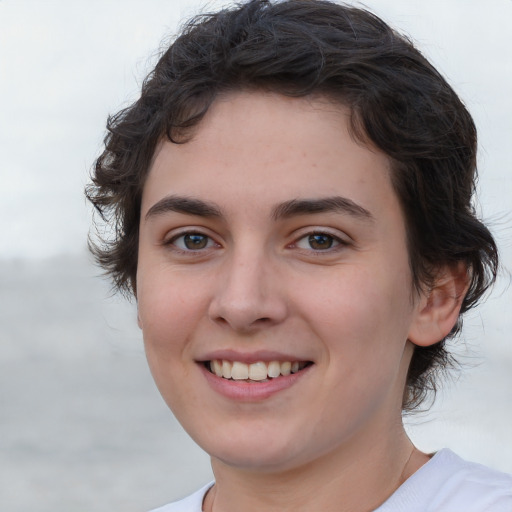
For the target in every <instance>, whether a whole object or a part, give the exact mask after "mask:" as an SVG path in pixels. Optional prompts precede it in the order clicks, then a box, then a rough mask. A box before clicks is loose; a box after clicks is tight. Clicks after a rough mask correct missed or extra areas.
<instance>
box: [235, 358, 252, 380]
mask: <svg viewBox="0 0 512 512" xmlns="http://www.w3.org/2000/svg"><path fill="white" fill-rule="evenodd" d="M251 366H252V365H251ZM231 378H232V379H233V380H246V379H248V378H249V367H248V366H247V365H246V364H245V363H239V362H238V361H235V362H234V363H233V367H232V368H231Z"/></svg>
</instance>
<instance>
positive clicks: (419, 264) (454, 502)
mask: <svg viewBox="0 0 512 512" xmlns="http://www.w3.org/2000/svg"><path fill="white" fill-rule="evenodd" d="M108 129H109V135H108V137H107V140H106V147H105V151H104V153H103V154H102V155H101V156H100V158H99V159H98V160H97V162H96V167H95V170H94V174H93V184H92V185H91V186H90V187H89V188H88V196H89V198H90V200H91V201H92V202H93V204H94V205H95V206H96V208H97V209H98V210H99V212H100V213H101V214H102V216H103V217H104V218H108V217H109V216H110V217H111V216H112V215H113V222H114V225H115V228H116V237H115V239H114V240H110V241H108V242H107V244H106V245H101V244H99V245H97V246H96V247H95V248H93V250H94V251H95V253H96V255H97V257H98V260H99V261H100V263H101V264H102V265H103V266H104V267H105V268H106V269H107V270H108V271H109V272H110V273H111V275H112V277H113V279H114V281H115V283H116V285H117V286H118V287H119V288H120V289H122V290H125V291H129V292H131V293H133V294H134V295H135V297H136V299H137V304H138V319H139V325H140V327H141V329H142V331H143V335H144V343H145V348H146V353H147V358H148V361H149V364H150V367H151V371H152V374H153V376H154V379H155V381H156V383H157V386H158V387H159V389H160V392H161V393H162V396H163V397H164V399H165V400H166V402H167V403H168V405H169V407H170V408H171V409H172V411H173V413H174V414H175V415H176V417H177V418H178V419H179V421H180V422H181V423H182V425H183V426H184V428H185V429H186V430H187V431H188V432H189V434H190V435H191V436H192V437H193V439H194V440H195V441H196V442H197V443H198V444H199V445H200V446H201V447H202V448H203V449H204V450H206V452H208V453H209V454H210V456H211V460H212V467H213V471H214V475H215V482H214V483H212V484H210V485H208V486H207V487H206V488H204V489H201V490H200V491H198V492H197V493H196V494H194V495H192V496H191V497H189V498H187V499H185V500H183V501H181V502H178V503H174V504H171V505H168V506H166V507H163V508H161V509H159V510H160V511H162V512H164V511H165V512H171V511H172V512H200V511H201V510H203V511H205V512H239V511H244V512H251V511H261V510H265V511H266V512H274V511H276V512H277V511H294V512H299V511H304V512H306V511H307V512H310V511H327V512H331V511H332V512H344V511H346V512H348V511H350V512H366V511H379V512H391V511H393V512H398V511H404V512H405V511H407V512H412V511H427V510H428V511H439V512H461V511H465V512H484V511H492V512H505V511H507V512H508V511H511V510H512V478H511V477H509V476H507V475H504V474H500V473H498V472H495V471H492V470H490V469H486V468H484V467H481V466H478V465H476V464H472V463H468V462H465V461H463V460H462V459H460V458H459V457H457V456H456V455H455V454H453V453H452V452H450V451H449V450H442V451H440V452H438V453H436V454H426V453H422V452H421V451H419V450H418V449H417V448H415V447H414V445H413V444H412V443H411V441H410V440H409V439H408V437H407V435H406V433H405V431H404V428H403V425H402V416H401V415H402V412H403V411H404V410H413V409H414V408H415V407H417V406H418V405H419V404H420V403H421V402H422V400H423V399H424V397H425V395H426V393H427V392H428V390H430V389H431V388H432V386H433V385H434V383H435V378H436V370H439V369H440V368H442V367H443V365H445V364H446V361H447V358H448V354H447V352H446V349H445V345H444V342H445V340H446V339H447V338H448V337H450V336H453V335H455V334H456V333H457V331H458V329H459V326H460V316H461V315H462V314H463V313H464V312H465V311H467V310H468V309H469V308H471V307H472V306H473V305H475V304H476V302H477V301H478V299H479V298H480V297H481V295H482V294H483V293H484V291H485V290H486V289H487V288H488V286H489V285H490V284H491V283H492V282H493V280H494V278H495V275H496V269H497V264H498V257H497V250H496V245H495V243H494V240H493V238H492V236H491V234H490V233H489V231H488V229H487V228H486V227H485V226H484V225H483V224H482V223H481V222H480V221H479V220H478V219H477V218H476V216H475V214H474V211H473V209H472V207H471V199H472V193H473V190H474V180H475V174H476V164H475V161H476V130H475V127H474V123H473V121H472V119H471V116H470V115H469V113H468V112H467V110H466V108H465V107H464V105H463V104H462V103H461V101H460V100H459V98H458V97H457V95H456V94H455V93H454V91H453V90H452V89H451V87H450V86H449V85H448V84H447V83H446V81H445V80H444V79H443V78H442V77H441V76H440V74H439V73H438V72H437V71H436V70H435V69H434V68H433V67H432V66H431V65H430V64H429V62H428V61H426V59H425V58H424V57H423V56H422V55H421V54H420V53H419V52H418V51H417V50H416V49H415V48H414V46H413V45H412V44H411V42H410V41H408V40H406V39H405V38H403V37H402V36H400V35H398V34H397V33H396V32H394V31H393V30H392V29H391V28H389V27H388V26H387V25H386V24H385V23H383V22H382V21H381V20H380V19H378V18H377V17H375V16H374V15H372V14H371V13H369V12H367V11H364V10H360V9H355V8H351V7H347V6H342V5H337V4H334V3H331V2H326V1H319V0H309V1H304V0H288V1H283V2H277V3H271V2H268V1H264V0H252V1H249V2H246V3H243V4H240V5H237V6H235V7H233V8H231V9H226V10H222V11H220V12H218V13H216V14H213V15H208V16H203V17H199V18H197V19H195V20H193V21H192V22H190V24H189V25H187V26H186V27H185V29H184V31H183V33H182V34H181V35H180V37H178V38H177V40H176V41H175V42H174V43H173V44H172V45H171V46H170V47H169V49H168V50H167V51H166V52H165V53H164V54H163V55H162V57H161V59H160V60H159V62H158V64H157V66H156V68H155V70H154V71H153V72H152V73H151V74H150V76H149V77H148V79H147V80H146V81H145V83H144V86H143V88H142V94H141V97H140V99H139V100H138V101H137V102H136V103H134V104H133V105H132V106H131V107H129V108H128V109H126V110H124V111H122V112H121V113H119V114H118V115H117V116H115V117H114V118H113V119H111V121H110V123H109V127H108Z"/></svg>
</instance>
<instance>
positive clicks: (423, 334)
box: [409, 263, 469, 347]
mask: <svg viewBox="0 0 512 512" xmlns="http://www.w3.org/2000/svg"><path fill="white" fill-rule="evenodd" d="M468 287H469V275H468V270H467V267H466V265H465V264H463V263H459V264H457V265H453V266H451V267H445V268H443V269H442V271H441V272H440V273H439V274H438V277H437V278H436V281H435V284H434V286H433V287H432V288H431V289H430V290H429V291H426V292H424V293H423V294H422V296H421V298H420V300H419V301H418V304H417V306H416V307H417V312H416V318H415V319H414V321H413V323H412V325H411V329H410V331H409V341H411V342H412V343H414V344H415V345H419V346H422V347H426V346H429V345H433V344H435V343H437V342H439V341H441V340H442V339H444V338H445V337H446V336H447V335H448V334H449V333H450V331H451V330H452V329H453V326H454V325H455V323H456V322H457V319H458V317H459V312H460V308H461V305H462V301H463V300H464V297H465V296H466V293H467V291H468Z"/></svg>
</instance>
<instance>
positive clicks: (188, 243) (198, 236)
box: [169, 233, 215, 251]
mask: <svg viewBox="0 0 512 512" xmlns="http://www.w3.org/2000/svg"><path fill="white" fill-rule="evenodd" d="M169 243H170V245H174V246H175V247H177V248H178V249H181V250H182V251H200V250H202V249H209V248H210V247H213V246H215V242H214V241H213V240H212V239H211V238H210V237H209V236H207V235H203V234H202V233H185V234H182V235H179V236H176V237H175V238H173V239H172V240H171V241H170V242H169Z"/></svg>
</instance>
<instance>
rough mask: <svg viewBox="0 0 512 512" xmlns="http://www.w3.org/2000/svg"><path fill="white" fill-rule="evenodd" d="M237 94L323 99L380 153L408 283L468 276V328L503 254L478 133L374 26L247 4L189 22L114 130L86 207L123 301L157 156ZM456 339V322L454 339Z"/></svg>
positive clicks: (445, 358) (415, 376) (292, 7)
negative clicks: (487, 206) (386, 165)
mask: <svg viewBox="0 0 512 512" xmlns="http://www.w3.org/2000/svg"><path fill="white" fill-rule="evenodd" d="M240 90H264V91H272V92H276V93H280V94H283V95H286V96H294V97H303V96H308V95H320V96H325V97H328V98H330V99H332V100H334V101H337V102H339V103H340V104H343V105H344V106H346V107H348V108H349V109H350V112H351V120H350V122H351V131H352V135H353V136H354V137H355V139H356V140H359V141H360V142H362V143H364V144H371V145H373V146H375V147H377V148H379V149H380V150H381V151H383V152H384V153H385V154H386V155H387V156H388V157H389V159H390V162H391V164H392V183H393V186H394V190H395V191H396V194H397V196H398V198H399V201H400V203H401V207H402V209H403V213H404V217H405V222H406V231H407V243H408V251H409V261H410V268H411V273H412V280H413V284H414V287H415V288H416V289H421V288H422V287H428V286H431V285H432V283H433V282H434V281H435V276H436V271H437V270H438V269H440V268H441V267H443V266H446V265H455V264H458V263H460V262H462V263H464V264H465V265H466V267H467V269H468V276H469V280H470V285H469V289H468V292H467V294H466V296H465V297H464V299H463V302H462V308H461V315H462V314H463V313H464V312H466V311H467V310H468V309H470V308H471V307H472V306H474V305H475V304H476V303H477V302H478V300H479V299H480V297H481V296H482V294H483V293H484V292H485V291H486V290H487V288H488V287H489V286H490V285H491V284H492V283H493V282H494V280H495V278H496V274H497V268H498V253H497V248H496V244H495V242H494V239H493V237H492V235H491V233H490V232H489V230H488V229H487V228H486V227H485V225H484V224H483V223H482V222H481V221H480V220H479V219H478V218H477V215H476V213H475V210H474V207H473V203H472V197H473V194H474V191H475V183H476V179H477V169H476V148H477V134H476V128H475V125H474V123H473V120H472V118H471V115H470V114H469V112H468V111H467V109H466V108H465V106H464V105H463V103H462V102H461V100H460V99H459V98H458V96H457V94H456V93H455V92H454V90H453V89H452V88H451V87H450V86H449V84H448V83H447V82H446V80H445V79H444V78H443V77H442V76H441V75H440V73H439V72H438V71H437V70H436V69H435V68H434V67H433V66H432V65H431V64H430V63H429V62H428V61H427V60H426V59H425V57H424V56H423V55H422V54H421V53H420V52H419V51H418V50H417V49H416V48H415V46H414V44H413V43H412V42H411V41H410V40H409V39H408V38H406V37H404V36H403V35H401V34H399V33H397V32H396V31H394V30H393V29H392V28H390V27H389V26H388V25H387V24H386V23H384V22H383V21H382V20H381V19H379V18H378V17H377V16H375V15H374V14H372V13H370V12H368V11H366V10H363V9H357V8H353V7H350V6H347V5H340V4H336V3H333V2H330V1H324V0H285V1H280V2H279V1H278V2H271V1H269V0H250V1H247V2H243V3H241V4H237V5H235V6H233V7H232V8H227V9H223V10H221V11H219V12H216V13H213V14H204V15H200V16H197V17H195V18H193V19H192V20H191V21H189V22H188V23H187V24H186V25H185V26H184V27H183V29H182V32H181V34H180V35H179V36H178V37H177V38H176V39H175V40H174V42H173V43H172V44H171V45H170V46H169V47H168V48H167V49H166V50H165V51H164V52H163V53H162V55H161V57H160V59H159V61H158V63H157V65H156V67H155V69H154V70H153V71H152V72H151V73H150V74H149V76H148V77H147V78H146V79H145V81H144V83H143V86H142V91H141V95H140V98H139V99H138V100H137V101H136V102H135V103H133V104H132V105H131V106H129V107H128V108H126V109H124V110H122V111H120V112H119V113H117V114H116V115H114V116H111V117H109V119H108V123H107V135H106V137H105V141H104V142H105V148H104V151H103V153H102V154H101V155H100V157H99V158H98V159H97V161H96V162H95V165H94V168H93V171H92V176H91V179H92V182H91V184H89V185H88V186H87V188H86V195H87V198H88V199H89V200H90V201H91V203H92V204H93V205H94V207H95V209H96V211H97V213H98V214H99V216H100V217H101V219H102V221H103V222H106V223H107V225H108V226H110V227H111V233H110V236H102V234H101V232H100V230H98V231H97V233H96V236H91V237H90V248H91V251H92V252H93V254H94V255H95V257H96V259H97V261H98V262H99V264H100V265H101V266H102V267H103V268H104V269H105V271H106V272H107V273H108V274H109V275H110V277H111V278H112V279H113V282H114V286H115V288H116V289H118V290H120V291H122V292H126V293H128V294H131V293H133V294H135V295H136V289H135V282H136V274H137V248H138V236H139V216H140V205H141V196H142V190H143V187H144V182H145V179H146V176H147V173H148V169H149V166H150V162H151V159H152V157H153V154H154V151H155V148H156V145H157V144H158V142H159V141H160V140H162V139H163V138H167V139H168V140H170V141H171V142H174V143H177V144H183V143H186V142H187V139H188V137H189V135H190V133H191V130H193V128H194V127H195V126H197V125H198V123H199V122H200V121H201V119H202V117H203V116H204V114H205V113H206V112H207V110H208V108H209V107H210V105H211V104H212V102H214V101H215V99H216V98H217V97H218V96H219V95H220V94H224V93H229V92H230V91H240ZM460 327H461V317H459V321H458V322H457V324H456V325H455V327H454V328H453V330H452V332H451V333H450V334H449V336H448V337H447V338H449V337H450V336H454V335H455V334H456V333H457V332H458V331H459V330H460ZM445 341H446V339H444V340H439V342H438V343H436V344H435V345H433V346H430V347H425V348H423V347H415V351H414V354H413V357H412V361H411V364H410V368H409V373H408V376H407V384H406V390H405V393H404V399H403V408H404V410H413V409H414V408H417V407H418V406H419V405H420V404H421V403H422V401H423V400H424V399H425V397H426V395H427V394H428V392H429V391H434V392H435V389H436V382H438V379H439V375H438V374H439V373H440V372H441V371H442V370H444V369H446V368H447V367H448V366H449V363H450V354H449V352H448V351H447V350H446V346H445Z"/></svg>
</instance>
